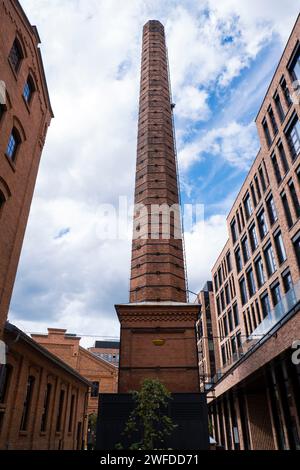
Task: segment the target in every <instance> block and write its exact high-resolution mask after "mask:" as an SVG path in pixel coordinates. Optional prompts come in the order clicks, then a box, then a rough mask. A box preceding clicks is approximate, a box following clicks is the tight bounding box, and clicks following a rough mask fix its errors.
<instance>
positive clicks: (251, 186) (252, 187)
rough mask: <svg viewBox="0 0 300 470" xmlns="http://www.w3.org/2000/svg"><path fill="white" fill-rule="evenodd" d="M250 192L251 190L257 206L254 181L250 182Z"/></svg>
mask: <svg viewBox="0 0 300 470" xmlns="http://www.w3.org/2000/svg"><path fill="white" fill-rule="evenodd" d="M250 192H251V197H252V201H253V204H254V207H256V206H257V200H256V195H255V190H254V186H253V184H252V183H251V184H250Z"/></svg>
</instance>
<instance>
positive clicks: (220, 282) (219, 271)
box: [218, 268, 223, 287]
mask: <svg viewBox="0 0 300 470" xmlns="http://www.w3.org/2000/svg"><path fill="white" fill-rule="evenodd" d="M218 279H219V287H221V285H222V283H223V279H222V270H221V268H219V269H218Z"/></svg>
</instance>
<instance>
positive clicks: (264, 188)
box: [258, 167, 267, 192]
mask: <svg viewBox="0 0 300 470" xmlns="http://www.w3.org/2000/svg"><path fill="white" fill-rule="evenodd" d="M258 174H259V178H260V182H261V187H262V189H263V191H264V192H265V190H266V189H267V186H266V180H265V175H264V172H263V169H262V167H260V168H259V169H258Z"/></svg>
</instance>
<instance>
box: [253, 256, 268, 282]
mask: <svg viewBox="0 0 300 470" xmlns="http://www.w3.org/2000/svg"><path fill="white" fill-rule="evenodd" d="M255 271H256V277H257V283H258V287H261V286H262V285H263V284H264V282H265V280H266V278H265V273H264V266H263V261H262V259H261V257H259V258H258V259H257V260H256V261H255Z"/></svg>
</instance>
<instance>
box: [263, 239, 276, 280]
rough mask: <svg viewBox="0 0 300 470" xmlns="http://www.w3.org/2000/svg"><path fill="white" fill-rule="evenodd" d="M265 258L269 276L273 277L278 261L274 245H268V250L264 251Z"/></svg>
mask: <svg viewBox="0 0 300 470" xmlns="http://www.w3.org/2000/svg"><path fill="white" fill-rule="evenodd" d="M264 256H265V260H266V266H267V272H268V275H269V276H271V275H272V274H273V273H274V272H275V271H276V261H275V256H274V251H273V247H272V245H268V246H267V248H265V249H264Z"/></svg>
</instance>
